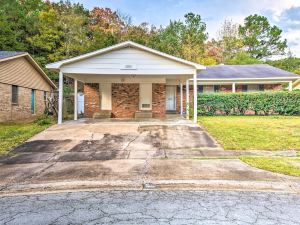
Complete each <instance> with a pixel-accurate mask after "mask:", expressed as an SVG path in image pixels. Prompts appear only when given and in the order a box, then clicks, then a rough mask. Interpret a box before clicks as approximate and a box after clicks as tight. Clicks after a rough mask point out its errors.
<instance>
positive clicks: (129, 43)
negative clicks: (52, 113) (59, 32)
mask: <svg viewBox="0 0 300 225" xmlns="http://www.w3.org/2000/svg"><path fill="white" fill-rule="evenodd" d="M126 47H133V48H137V49H141V50H144V51H147V52H150V53H153V54H155V55H158V56H162V57H165V58H167V59H170V60H173V61H176V62H180V63H183V64H186V65H190V66H193V67H194V68H195V69H197V70H201V69H205V68H206V67H205V66H203V65H200V64H197V63H193V62H190V61H187V60H184V59H181V58H178V57H175V56H172V55H169V54H166V53H163V52H160V51H157V50H154V49H152V48H148V47H146V46H144V45H140V44H137V43H135V42H132V41H125V42H122V43H120V44H116V45H113V46H110V47H107V48H103V49H100V50H97V51H94V52H90V53H87V54H84V55H80V56H77V57H74V58H71V59H66V60H62V61H58V62H54V63H50V64H47V65H46V68H48V69H56V70H58V69H59V68H60V67H61V66H62V65H65V64H69V63H73V62H77V61H80V60H83V59H87V58H90V57H93V56H96V55H101V54H104V53H107V52H110V51H114V50H118V49H122V48H126Z"/></svg>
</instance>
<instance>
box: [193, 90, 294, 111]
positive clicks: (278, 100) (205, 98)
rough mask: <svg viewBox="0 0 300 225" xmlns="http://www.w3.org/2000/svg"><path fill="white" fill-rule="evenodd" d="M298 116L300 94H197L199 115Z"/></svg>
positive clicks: (284, 92) (283, 92)
mask: <svg viewBox="0 0 300 225" xmlns="http://www.w3.org/2000/svg"><path fill="white" fill-rule="evenodd" d="M249 111H252V112H254V113H255V114H256V115H274V114H275V115H300V92H298V91H293V92H286V91H281V92H253V93H249V92H248V93H210V94H203V93H201V94H198V114H199V115H207V116H212V115H245V114H247V113H248V112H249Z"/></svg>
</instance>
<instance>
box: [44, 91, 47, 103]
mask: <svg viewBox="0 0 300 225" xmlns="http://www.w3.org/2000/svg"><path fill="white" fill-rule="evenodd" d="M46 101H47V91H44V102H46Z"/></svg>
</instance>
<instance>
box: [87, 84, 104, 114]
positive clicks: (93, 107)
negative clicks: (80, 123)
mask: <svg viewBox="0 0 300 225" xmlns="http://www.w3.org/2000/svg"><path fill="white" fill-rule="evenodd" d="M100 99H101V98H100V92H99V84H85V85H84V117H87V118H92V117H93V114H94V113H95V112H100Z"/></svg>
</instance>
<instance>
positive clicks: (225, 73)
mask: <svg viewBox="0 0 300 225" xmlns="http://www.w3.org/2000/svg"><path fill="white" fill-rule="evenodd" d="M197 77H198V79H200V80H201V79H203V80H210V79H211V80H218V79H220V80H243V79H281V78H284V79H292V80H293V79H294V80H296V79H300V76H298V75H296V74H294V73H290V72H288V71H285V70H282V69H278V68H276V67H273V66H270V65H267V64H255V65H217V66H208V67H207V68H206V70H203V71H201V72H199V73H198V76H197Z"/></svg>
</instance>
